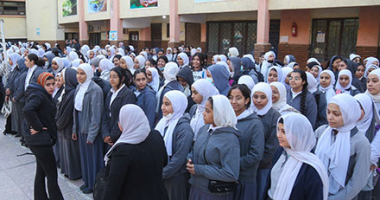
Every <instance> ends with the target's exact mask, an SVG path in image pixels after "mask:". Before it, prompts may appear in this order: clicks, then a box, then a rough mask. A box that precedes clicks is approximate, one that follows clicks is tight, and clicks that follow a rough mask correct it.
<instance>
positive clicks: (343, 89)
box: [335, 69, 352, 93]
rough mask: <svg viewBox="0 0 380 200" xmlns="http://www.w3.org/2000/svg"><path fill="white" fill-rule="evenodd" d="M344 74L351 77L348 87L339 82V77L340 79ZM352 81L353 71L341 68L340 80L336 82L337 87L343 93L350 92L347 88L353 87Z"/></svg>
mask: <svg viewBox="0 0 380 200" xmlns="http://www.w3.org/2000/svg"><path fill="white" fill-rule="evenodd" d="M342 75H346V76H348V78H349V79H350V82H349V83H348V85H347V86H346V87H343V86H341V85H340V83H339V79H340V77H341V76H342ZM351 83H352V73H351V71H350V70H348V69H343V70H341V71H340V72H339V75H338V82H337V83H336V86H335V89H337V90H341V91H342V93H349V91H347V89H349V88H351Z"/></svg>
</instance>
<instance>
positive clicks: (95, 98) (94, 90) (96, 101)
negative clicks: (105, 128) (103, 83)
mask: <svg viewBox="0 0 380 200" xmlns="http://www.w3.org/2000/svg"><path fill="white" fill-rule="evenodd" d="M79 87H80V86H79V85H78V86H77V89H76V90H75V96H76V95H77V93H78V90H79ZM74 98H75V97H74ZM102 110H103V92H102V89H101V88H100V87H99V86H98V85H97V84H96V83H95V82H94V81H91V83H90V85H89V86H88V88H87V91H86V93H85V94H84V97H83V108H82V118H81V121H80V122H78V116H77V112H78V111H76V110H75V109H74V124H73V133H78V124H77V123H80V125H81V130H80V132H81V133H85V134H88V136H87V141H89V142H92V143H93V142H94V141H95V139H96V136H98V133H99V130H100V124H101V119H102Z"/></svg>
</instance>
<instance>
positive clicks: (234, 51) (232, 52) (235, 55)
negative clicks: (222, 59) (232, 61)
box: [228, 47, 239, 57]
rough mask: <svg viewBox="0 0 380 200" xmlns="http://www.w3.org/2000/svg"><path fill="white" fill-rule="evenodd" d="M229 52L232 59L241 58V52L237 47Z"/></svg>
mask: <svg viewBox="0 0 380 200" xmlns="http://www.w3.org/2000/svg"><path fill="white" fill-rule="evenodd" d="M228 52H229V53H230V56H231V57H238V56H239V50H238V49H237V48H236V47H231V48H229V49H228Z"/></svg>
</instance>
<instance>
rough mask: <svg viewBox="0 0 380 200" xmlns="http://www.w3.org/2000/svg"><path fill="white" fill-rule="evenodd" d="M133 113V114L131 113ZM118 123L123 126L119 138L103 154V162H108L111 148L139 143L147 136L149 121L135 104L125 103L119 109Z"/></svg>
mask: <svg viewBox="0 0 380 200" xmlns="http://www.w3.org/2000/svg"><path fill="white" fill-rule="evenodd" d="M131 113H133V115H131ZM119 123H120V126H121V127H122V128H123V132H122V133H121V135H120V137H119V139H118V140H117V141H116V143H115V144H114V145H113V146H112V147H111V149H110V150H109V151H108V152H107V153H106V155H105V156H104V161H105V164H106V165H107V164H108V161H109V159H110V156H111V153H112V151H113V149H115V147H116V146H117V145H118V144H140V143H141V142H143V141H145V139H146V138H147V137H148V136H149V133H150V126H149V121H148V118H147V117H146V115H145V114H144V111H143V110H142V109H141V108H140V107H139V106H136V105H133V104H127V105H124V106H123V107H122V108H121V109H120V113H119Z"/></svg>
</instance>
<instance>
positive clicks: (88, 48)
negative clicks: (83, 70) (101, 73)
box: [80, 44, 90, 60]
mask: <svg viewBox="0 0 380 200" xmlns="http://www.w3.org/2000/svg"><path fill="white" fill-rule="evenodd" d="M89 50H90V47H89V46H88V45H86V44H85V45H83V46H82V47H81V48H80V52H81V53H82V55H83V56H86V55H87V52H88V51H89ZM86 60H88V57H86Z"/></svg>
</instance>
